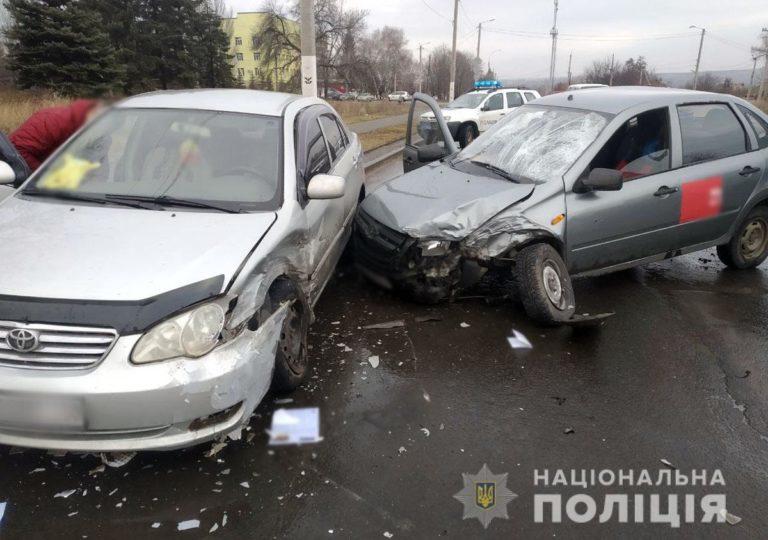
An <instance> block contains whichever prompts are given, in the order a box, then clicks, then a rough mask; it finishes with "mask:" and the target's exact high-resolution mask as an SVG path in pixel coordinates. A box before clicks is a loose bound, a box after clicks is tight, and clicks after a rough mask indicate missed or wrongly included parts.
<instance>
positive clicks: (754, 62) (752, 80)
mask: <svg viewBox="0 0 768 540" xmlns="http://www.w3.org/2000/svg"><path fill="white" fill-rule="evenodd" d="M758 58H760V57H759V56H754V57H753V58H752V74H751V75H750V76H749V86H747V99H749V96H750V95H751V94H752V85H754V84H755V70H756V69H757V60H758Z"/></svg>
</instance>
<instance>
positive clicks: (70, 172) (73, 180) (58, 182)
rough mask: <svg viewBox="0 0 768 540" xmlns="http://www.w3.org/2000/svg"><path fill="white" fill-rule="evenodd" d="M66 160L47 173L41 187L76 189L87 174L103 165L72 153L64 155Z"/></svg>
mask: <svg viewBox="0 0 768 540" xmlns="http://www.w3.org/2000/svg"><path fill="white" fill-rule="evenodd" d="M62 157H63V158H64V162H63V163H62V164H61V165H59V166H58V167H56V168H55V169H53V170H52V171H51V172H49V173H47V174H46V175H45V176H44V177H43V179H42V180H41V181H40V184H39V187H41V188H45V189H68V190H76V189H77V188H79V187H80V184H81V183H82V181H83V178H85V175H86V174H88V172H89V171H92V170H93V169H98V168H99V167H101V164H100V163H95V162H93V161H88V160H87V159H80V158H77V157H75V156H73V155H72V154H64V156H62Z"/></svg>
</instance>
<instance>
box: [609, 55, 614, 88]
mask: <svg viewBox="0 0 768 540" xmlns="http://www.w3.org/2000/svg"><path fill="white" fill-rule="evenodd" d="M608 86H613V53H611V73H610V76H609V77H608Z"/></svg>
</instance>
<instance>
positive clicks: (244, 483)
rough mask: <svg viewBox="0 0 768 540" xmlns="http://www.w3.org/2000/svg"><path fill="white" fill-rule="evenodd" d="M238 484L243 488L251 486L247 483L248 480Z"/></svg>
mask: <svg viewBox="0 0 768 540" xmlns="http://www.w3.org/2000/svg"><path fill="white" fill-rule="evenodd" d="M240 485H241V486H243V487H244V488H245V489H250V488H251V484H249V483H248V482H240Z"/></svg>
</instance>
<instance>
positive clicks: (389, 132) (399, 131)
mask: <svg viewBox="0 0 768 540" xmlns="http://www.w3.org/2000/svg"><path fill="white" fill-rule="evenodd" d="M359 137H360V143H361V144H362V145H363V152H370V151H371V150H375V149H376V148H379V147H380V146H384V145H385V144H389V143H393V142H395V141H400V140H402V139H405V124H401V125H399V126H390V127H386V128H382V129H377V130H376V131H371V132H370V133H363V134H362V135H359Z"/></svg>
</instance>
